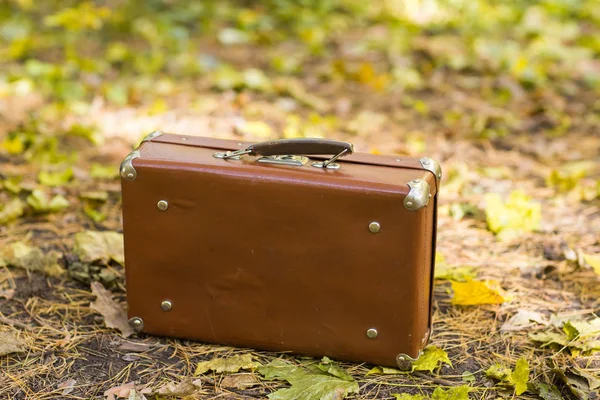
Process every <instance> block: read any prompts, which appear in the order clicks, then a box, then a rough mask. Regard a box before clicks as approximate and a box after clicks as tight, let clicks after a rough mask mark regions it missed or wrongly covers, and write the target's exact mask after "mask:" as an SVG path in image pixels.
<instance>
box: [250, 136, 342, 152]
mask: <svg viewBox="0 0 600 400" xmlns="http://www.w3.org/2000/svg"><path fill="white" fill-rule="evenodd" d="M246 151H249V152H248V154H249V155H252V156H276V155H324V154H331V155H336V154H341V153H342V152H344V153H343V155H348V154H352V152H353V151H354V146H352V143H348V142H341V141H338V140H330V139H314V138H299V139H281V140H272V141H267V142H261V143H255V144H252V145H250V146H248V147H247V148H246Z"/></svg>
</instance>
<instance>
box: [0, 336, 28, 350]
mask: <svg viewBox="0 0 600 400" xmlns="http://www.w3.org/2000/svg"><path fill="white" fill-rule="evenodd" d="M24 351H26V347H25V341H23V340H22V339H19V338H18V337H17V336H15V334H14V333H12V332H10V331H7V332H0V356H5V355H7V354H12V353H23V352H24Z"/></svg>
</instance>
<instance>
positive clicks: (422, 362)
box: [412, 346, 452, 372]
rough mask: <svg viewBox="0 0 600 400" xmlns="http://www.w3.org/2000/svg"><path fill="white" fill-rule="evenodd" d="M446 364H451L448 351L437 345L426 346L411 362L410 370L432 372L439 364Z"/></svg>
mask: <svg viewBox="0 0 600 400" xmlns="http://www.w3.org/2000/svg"><path fill="white" fill-rule="evenodd" d="M444 363H445V364H448V365H450V366H452V362H451V361H450V359H449V358H448V353H446V352H445V351H444V350H442V349H440V348H439V347H437V346H428V347H426V348H425V350H423V354H421V356H420V357H419V358H418V359H417V361H415V362H414V363H413V364H412V371H429V372H433V370H434V369H436V368H438V367H439V366H440V364H444Z"/></svg>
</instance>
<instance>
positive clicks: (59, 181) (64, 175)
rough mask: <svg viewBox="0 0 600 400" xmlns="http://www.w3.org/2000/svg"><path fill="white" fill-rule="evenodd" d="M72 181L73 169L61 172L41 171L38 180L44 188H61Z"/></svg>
mask: <svg viewBox="0 0 600 400" xmlns="http://www.w3.org/2000/svg"><path fill="white" fill-rule="evenodd" d="M71 179H73V169H72V168H67V169H65V170H63V171H61V172H48V171H41V172H40V173H39V175H38V180H39V181H40V183H41V184H42V185H45V186H61V185H64V184H66V183H68V182H69V181H70V180H71Z"/></svg>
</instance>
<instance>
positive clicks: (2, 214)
mask: <svg viewBox="0 0 600 400" xmlns="http://www.w3.org/2000/svg"><path fill="white" fill-rule="evenodd" d="M23 212H24V207H23V202H22V201H21V200H20V199H18V198H16V199H12V200H11V201H9V202H8V203H6V204H5V205H4V206H3V207H2V208H1V209H0V225H6V224H8V223H9V222H11V221H14V220H16V219H17V218H19V217H20V216H21V215H23Z"/></svg>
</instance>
